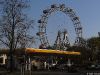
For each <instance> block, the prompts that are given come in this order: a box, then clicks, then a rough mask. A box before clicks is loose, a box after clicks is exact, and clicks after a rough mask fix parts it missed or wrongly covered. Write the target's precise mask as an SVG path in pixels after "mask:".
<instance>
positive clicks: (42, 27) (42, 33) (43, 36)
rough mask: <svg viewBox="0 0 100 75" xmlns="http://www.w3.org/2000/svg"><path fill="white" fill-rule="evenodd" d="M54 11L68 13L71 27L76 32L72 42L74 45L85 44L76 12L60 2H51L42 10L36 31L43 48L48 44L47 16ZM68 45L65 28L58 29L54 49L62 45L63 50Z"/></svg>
mask: <svg viewBox="0 0 100 75" xmlns="http://www.w3.org/2000/svg"><path fill="white" fill-rule="evenodd" d="M56 11H61V12H63V13H64V14H66V15H68V16H69V17H70V19H71V21H72V22H73V25H74V26H73V27H74V28H75V33H76V40H75V42H74V45H75V46H85V41H84V40H83V36H82V26H81V23H80V20H79V17H78V16H76V13H75V12H74V10H73V9H72V8H70V7H66V6H65V4H61V5H56V4H53V5H51V7H50V8H48V9H45V10H43V14H42V16H41V19H40V20H38V23H39V32H38V33H37V35H38V36H39V38H40V41H41V45H43V46H44V47H45V48H47V47H48V46H50V44H49V41H48V37H47V33H46V31H47V29H46V28H47V27H46V26H47V20H48V18H49V16H50V15H51V14H52V13H53V12H56ZM61 34H63V35H61ZM61 36H63V39H61ZM69 45H70V41H69V39H68V36H67V30H66V29H65V30H64V31H58V35H57V38H56V41H55V43H54V46H55V49H59V50H60V49H61V46H63V48H64V50H66V49H67V48H68V47H69Z"/></svg>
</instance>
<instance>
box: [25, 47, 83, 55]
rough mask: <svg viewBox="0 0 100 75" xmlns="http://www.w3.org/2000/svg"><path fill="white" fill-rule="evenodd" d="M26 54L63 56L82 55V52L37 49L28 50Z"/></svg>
mask: <svg viewBox="0 0 100 75" xmlns="http://www.w3.org/2000/svg"><path fill="white" fill-rule="evenodd" d="M26 53H32V54H34V53H42V54H61V55H80V54H81V53H80V52H75V51H61V50H51V49H36V48H26Z"/></svg>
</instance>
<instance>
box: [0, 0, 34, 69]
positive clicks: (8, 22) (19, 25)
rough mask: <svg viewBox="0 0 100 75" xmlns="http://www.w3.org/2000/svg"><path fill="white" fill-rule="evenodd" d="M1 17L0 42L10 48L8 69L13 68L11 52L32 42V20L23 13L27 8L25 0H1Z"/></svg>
mask: <svg viewBox="0 0 100 75" xmlns="http://www.w3.org/2000/svg"><path fill="white" fill-rule="evenodd" d="M0 3H1V7H2V17H1V19H0V43H1V44H2V45H4V46H5V47H8V48H9V49H10V69H11V71H12V70H13V52H14V50H15V49H16V48H25V47H28V46H29V45H30V44H32V43H33V42H34V37H33V36H31V35H29V31H30V30H31V29H30V28H33V20H29V19H28V18H27V15H25V14H24V9H26V8H28V7H29V6H28V4H27V2H25V0H2V1H1V2H0Z"/></svg>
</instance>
